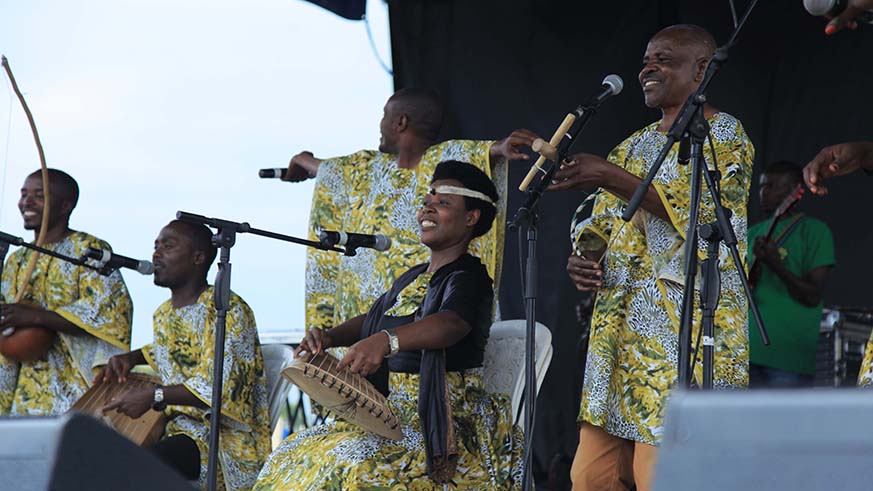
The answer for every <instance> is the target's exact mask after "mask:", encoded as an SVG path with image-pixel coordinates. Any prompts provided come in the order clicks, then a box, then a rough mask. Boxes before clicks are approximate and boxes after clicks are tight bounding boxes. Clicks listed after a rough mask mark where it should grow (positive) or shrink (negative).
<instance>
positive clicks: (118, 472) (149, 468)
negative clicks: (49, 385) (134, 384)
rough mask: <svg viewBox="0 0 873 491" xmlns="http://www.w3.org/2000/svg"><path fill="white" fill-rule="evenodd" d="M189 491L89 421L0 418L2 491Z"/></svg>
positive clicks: (156, 463) (160, 465)
mask: <svg viewBox="0 0 873 491" xmlns="http://www.w3.org/2000/svg"><path fill="white" fill-rule="evenodd" d="M113 489H124V490H142V491H154V490H155V489H160V490H161V491H175V490H184V491H191V490H192V487H191V485H190V484H188V483H187V482H186V481H185V480H184V479H183V478H182V477H181V476H179V475H178V474H177V473H176V471H175V470H173V469H171V468H169V467H167V466H166V465H165V464H164V463H163V462H161V461H160V460H158V459H157V457H155V456H153V455H152V454H151V452H149V451H147V450H144V449H142V448H140V447H137V446H136V445H134V444H133V443H131V442H130V441H128V440H127V439H126V438H124V437H122V436H121V435H118V434H117V433H115V432H114V431H113V430H111V429H109V428H106V427H105V426H103V424H101V423H99V422H98V421H96V420H95V419H93V418H91V417H89V416H83V415H80V414H72V415H65V416H61V417H57V418H2V419H0V490H3V491H5V490H10V491H12V490H15V491H46V490H50V491H93V490H113Z"/></svg>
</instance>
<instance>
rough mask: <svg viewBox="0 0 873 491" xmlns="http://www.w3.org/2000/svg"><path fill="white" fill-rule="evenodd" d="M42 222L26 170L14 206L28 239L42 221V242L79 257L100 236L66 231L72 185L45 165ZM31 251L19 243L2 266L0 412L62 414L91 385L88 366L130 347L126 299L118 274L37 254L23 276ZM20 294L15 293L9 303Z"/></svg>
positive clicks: (38, 190)
mask: <svg viewBox="0 0 873 491" xmlns="http://www.w3.org/2000/svg"><path fill="white" fill-rule="evenodd" d="M48 176H49V189H48V191H49V193H47V194H48V195H49V211H48V223H42V214H43V208H44V206H45V196H44V191H45V190H44V189H43V183H42V178H41V175H40V172H39V171H37V172H34V173H32V174H30V175H29V176H27V178H26V179H25V180H24V185H23V186H22V187H21V198H20V199H19V201H18V209H19V210H20V211H21V215H22V217H23V218H24V228H25V229H27V230H32V231H33V233H34V237H36V236H37V235H39V232H40V230H41V229H42V227H47V229H48V230H47V232H46V235H45V242H44V244H43V247H45V248H47V249H51V250H53V251H55V252H58V253H61V254H64V255H67V256H71V257H76V258H78V257H80V256H81V255H82V254H83V253H84V252H85V250H86V249H87V248H88V247H94V248H99V249H103V250H110V248H109V244H107V243H106V242H104V241H102V240H100V239H98V238H96V237H94V236H92V235H89V234H86V233H84V232H77V231H75V230H72V229H70V214H71V213H72V211H73V209H74V208H75V207H76V203H77V202H78V200H79V186H78V184H77V183H76V181H75V180H74V179H73V178H72V177H70V175H69V174H67V173H65V172H62V171H59V170H55V169H49V171H48ZM33 254H35V253H34V252H33V251H31V250H29V249H25V248H20V249H18V250H17V251H15V252H14V253H13V254H12V256H10V257H9V260H7V261H6V264H5V266H4V270H3V284H2V293H3V301H4V304H3V306H2V310H0V330H2V331H3V334H0V353H3V354H0V415H4V416H5V415H12V416H20V415H57V414H62V413H65V412H66V411H67V410H68V409H69V408H70V406H72V405H73V403H74V402H76V400H77V399H79V398H80V397H81V396H82V395H83V394H84V393H85V392H86V391H87V389H88V387H90V384H91V379H92V378H93V377H94V373H93V372H92V369H93V368H94V366H95V365H97V364H101V363H104V362H105V361H106V359H107V358H108V357H109V356H112V355H114V354H116V353H122V352H124V351H127V350H128V349H130V327H131V321H132V317H133V305H132V303H131V300H130V295H129V294H128V292H127V287H126V286H125V284H124V280H123V279H122V278H121V274H120V273H118V272H117V271H115V272H113V273H112V274H110V275H109V276H100V275H98V274H97V273H96V272H95V271H93V270H90V269H87V268H84V267H82V266H76V265H74V264H71V263H67V262H64V261H62V260H60V259H56V258H53V257H50V256H48V255H45V254H40V255H39V258H38V259H37V261H36V267H35V269H34V270H33V274H32V275H31V276H30V278H29V279H28V278H27V271H26V270H27V269H28V268H27V265H28V263H29V262H30V258H31V257H32V256H33ZM19 293H20V299H19V300H18V301H16V297H18V296H19V295H18V294H19Z"/></svg>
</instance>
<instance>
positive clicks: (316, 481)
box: [255, 161, 522, 491]
mask: <svg viewBox="0 0 873 491" xmlns="http://www.w3.org/2000/svg"><path fill="white" fill-rule="evenodd" d="M497 198H498V195H497V190H496V188H495V186H494V183H493V182H491V180H490V179H489V178H488V176H487V175H486V174H485V173H483V172H482V171H481V170H479V169H477V168H475V167H474V166H472V165H470V164H467V163H463V162H457V161H446V162H443V163H441V164H439V165H438V166H437V168H436V169H435V172H434V175H433V179H432V181H431V190H430V192H429V193H428V194H427V195H426V196H425V197H424V203H423V205H422V207H421V208H420V210H419V212H418V223H419V225H420V230H421V232H420V234H421V242H422V243H423V244H424V245H426V246H427V247H428V248H429V249H430V252H431V255H430V262H429V263H426V264H421V265H418V266H415V267H413V268H412V269H410V270H408V271H407V272H406V273H404V274H402V275H401V276H400V277H399V278H398V279H397V281H395V282H394V285H393V286H392V287H391V289H390V290H389V291H388V292H387V293H385V294H383V295H382V296H381V297H379V298H378V299H377V300H376V302H375V303H374V304H373V306H372V307H371V308H370V311H369V312H368V313H367V314H366V315H361V316H358V317H355V318H353V319H351V320H348V321H346V322H344V323H343V324H340V325H339V326H336V327H334V328H332V329H330V330H326V331H322V330H320V329H311V330H310V331H309V332H308V333H307V335H306V337H305V338H304V339H303V341H302V342H301V343H300V347H299V348H298V354H300V353H301V352H306V353H307V355H306V356H309V355H318V354H320V353H322V352H323V351H324V350H325V349H327V348H331V347H338V346H351V348H350V350H349V352H348V354H347V355H346V356H345V357H344V358H343V359H342V361H341V362H340V364H339V368H340V370H349V371H351V372H352V373H355V374H359V375H363V376H368V378H369V380H370V381H371V382H373V384H374V385H375V386H376V387H377V388H380V390H387V389H388V387H389V386H390V395H389V399H388V400H389V402H390V405H391V409H392V410H393V411H394V412H396V414H397V416H398V418H399V419H400V421H401V426H402V432H403V439H402V440H399V441H393V440H389V439H387V438H384V437H381V436H377V435H375V434H373V433H370V432H368V431H366V430H363V429H361V428H360V427H358V426H357V425H353V424H350V423H346V422H341V421H337V422H333V423H328V424H325V425H321V426H317V427H314V428H310V429H308V430H305V431H302V432H299V433H296V434H294V435H292V436H290V437H289V438H288V439H287V440H285V442H283V443H282V445H281V446H279V448H278V449H276V451H274V452H273V454H272V455H271V456H270V458H269V459H268V461H267V464H266V465H265V466H264V468H263V470H262V471H261V474H260V475H259V476H258V482H257V484H256V485H255V489H256V490H291V489H299V490H317V489H321V490H328V489H331V490H333V489H343V490H347V491H355V490H363V489H374V486H379V485H384V486H387V487H391V486H395V485H397V484H407V485H409V486H411V487H410V488H409V489H415V490H431V489H440V490H442V489H478V490H498V489H500V490H505V489H517V488H519V487H520V478H521V466H522V457H521V454H522V443H521V435H520V433H519V432H518V430H517V429H516V428H515V426H514V425H513V423H512V415H511V414H510V413H511V411H510V405H509V401H508V400H507V398H505V397H502V396H494V395H491V394H488V393H487V392H486V391H485V390H484V388H483V385H482V377H481V371H480V370H478V369H480V368H481V367H482V363H483V360H484V354H485V345H486V343H487V341H488V334H489V327H490V322H491V311H492V303H493V302H492V300H493V289H492V281H491V278H490V277H489V276H488V273H487V271H486V269H485V266H483V265H482V263H481V262H480V261H479V259H477V258H475V257H473V256H471V255H469V254H468V253H467V248H468V246H469V244H470V241H471V240H473V239H474V238H476V237H478V236H481V235H483V234H485V233H487V232H488V230H489V229H490V228H491V225H492V223H493V221H494V216H495V213H496V207H495V203H496V201H497ZM387 487H386V489H387Z"/></svg>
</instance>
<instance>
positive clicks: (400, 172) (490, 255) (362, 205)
mask: <svg viewBox="0 0 873 491" xmlns="http://www.w3.org/2000/svg"><path fill="white" fill-rule="evenodd" d="M492 143H493V142H490V141H487V142H486V141H468V140H452V141H447V142H445V143H441V144H438V145H434V146H432V147H430V148H429V149H428V150H427V152H425V154H424V156H422V158H421V163H419V165H418V166H417V167H415V168H413V169H402V168H400V167H398V165H397V158H396V156H395V155H392V154H387V153H381V152H374V151H367V150H364V151H361V152H358V153H355V154H352V155H349V156H345V157H339V158H335V159H331V160H326V161H324V162H322V164H321V166H320V167H319V168H318V180H317V182H316V184H315V191H314V192H313V198H312V211H311V214H310V227H309V238H310V239H312V240H318V231H319V230H337V231H345V232H356V233H363V234H377V233H378V234H385V235H387V236H388V237H390V238H391V249H390V250H388V251H387V252H378V251H375V250H372V249H358V254H357V255H356V256H354V257H344V256H343V255H342V254H340V253H337V252H330V251H319V250H316V249H309V250H308V254H307V261H306V327H307V329H308V328H312V327H320V328H330V327H333V326H335V325H339V324H340V323H342V322H344V321H346V320H348V319H351V318H353V317H355V316H358V315H360V314H364V313H366V312H367V310H368V309H369V308H370V305H372V303H373V301H374V300H376V298H378V297H379V295H381V294H382V293H383V292H385V291H387V290H388V289H389V288H390V287H391V284H392V283H394V280H395V279H396V278H397V276H399V275H400V274H402V273H403V272H404V271H406V270H407V269H409V268H411V267H413V266H415V265H416V264H421V263H425V262H427V261H428V258H429V256H430V251H429V250H428V249H427V247H425V246H423V245H421V240H420V238H419V226H418V222H417V221H416V216H417V213H418V209H419V208H420V207H421V200H422V198H423V196H424V195H425V193H427V191H428V189H429V188H430V181H431V178H432V177H433V172H434V169H436V166H437V164H439V163H440V162H442V161H444V160H460V161H462V162H468V163H470V164H473V165H474V166H476V167H478V168H479V169H481V170H483V171H484V172H485V173H486V174H488V175H489V176H490V177H491V179H492V180H493V181H494V184H495V185H496V186H497V192H498V193H499V194H500V201H499V202H498V203H497V217H496V219H495V221H494V226H493V227H492V228H491V231H490V232H488V233H487V234H485V235H483V236H482V237H479V238H478V239H476V240H474V241H473V243H472V244H471V245H470V254H472V255H474V256H476V257H478V258H479V259H480V260H481V261H482V263H483V264H485V267H486V268H487V269H488V274H489V275H490V276H491V277H492V278H494V284H495V285H499V284H500V266H501V264H502V261H503V233H504V224H505V222H506V165H505V160H503V159H500V162H491V161H490V158H489V155H488V152H489V150H490V149H491V145H492ZM494 298H497V295H496V286H495V296H494Z"/></svg>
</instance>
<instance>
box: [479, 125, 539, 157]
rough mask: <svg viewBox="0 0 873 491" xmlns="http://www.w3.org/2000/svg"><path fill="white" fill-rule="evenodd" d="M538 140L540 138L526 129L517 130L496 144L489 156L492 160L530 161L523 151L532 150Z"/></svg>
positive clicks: (492, 146)
mask: <svg viewBox="0 0 873 491" xmlns="http://www.w3.org/2000/svg"><path fill="white" fill-rule="evenodd" d="M537 138H539V136H537V134H536V133H534V132H533V131H530V130H526V129H524V128H521V129H518V130H515V131H513V132H512V133H511V134H510V135H509V136H507V137H506V138H504V139H502V140H498V141H496V142H494V144H493V145H491V150H490V152H489V155H490V156H491V158H492V159H496V158H500V157H503V158H505V159H507V160H528V159H530V157H529V156H528V154H526V153H522V150H524V149H525V148H530V146H531V145H533V141H534V140H536V139H537Z"/></svg>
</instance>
